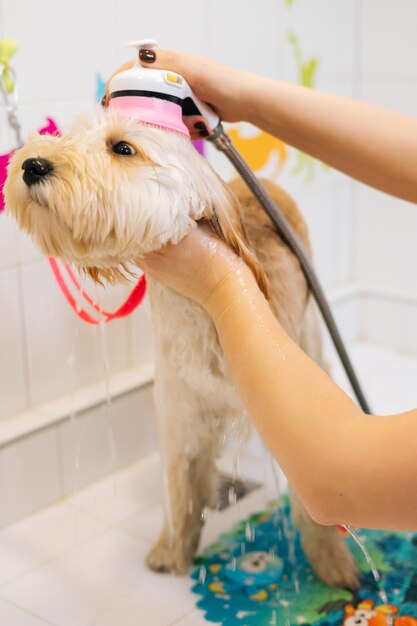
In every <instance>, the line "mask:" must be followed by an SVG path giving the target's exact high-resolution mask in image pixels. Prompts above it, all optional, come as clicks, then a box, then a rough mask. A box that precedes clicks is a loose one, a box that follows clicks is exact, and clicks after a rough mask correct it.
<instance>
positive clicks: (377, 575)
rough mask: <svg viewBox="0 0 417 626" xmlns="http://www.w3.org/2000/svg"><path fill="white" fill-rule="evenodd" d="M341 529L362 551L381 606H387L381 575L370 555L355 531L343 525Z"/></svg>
mask: <svg viewBox="0 0 417 626" xmlns="http://www.w3.org/2000/svg"><path fill="white" fill-rule="evenodd" d="M343 528H345V529H346V530H347V531H348V533H349V535H350V536H351V537H352V539H354V541H355V542H356V543H357V545H358V546H359V547H360V549H361V550H362V552H363V555H364V557H365V559H366V560H367V562H368V565H369V567H370V568H371V572H372V576H373V577H374V580H375V582H376V584H377V587H378V590H379V596H380V598H381V600H382V602H383V604H388V597H387V592H386V591H385V589H384V587H383V586H382V585H381V574H380V573H379V571H378V570H377V567H376V565H375V563H374V561H373V559H372V557H371V555H370V554H369V552H368V550H367V549H366V548H365V545H364V543H363V541H362V540H361V539H360V537H359V535H358V533H357V532H356V530H354V529H353V528H351V527H350V526H347V525H345V526H344V527H343Z"/></svg>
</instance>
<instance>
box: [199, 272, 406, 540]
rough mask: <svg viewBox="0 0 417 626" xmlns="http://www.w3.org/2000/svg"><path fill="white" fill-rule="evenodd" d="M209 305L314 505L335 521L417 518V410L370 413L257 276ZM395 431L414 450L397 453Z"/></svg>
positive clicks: (247, 394) (270, 432)
mask: <svg viewBox="0 0 417 626" xmlns="http://www.w3.org/2000/svg"><path fill="white" fill-rule="evenodd" d="M208 310H209V313H210V314H211V315H212V318H213V320H214V322H215V324H216V328H217V331H218V334H219V338H220V341H221V344H222V347H223V349H224V352H225V354H226V358H227V360H228V363H229V366H230V369H231V373H232V376H233V378H234V381H235V383H236V386H237V388H238V391H239V393H240V395H241V397H242V400H243V402H244V405H245V407H246V409H247V410H248V413H249V415H250V416H251V419H252V420H253V422H254V425H255V426H256V428H257V430H258V431H259V433H260V435H261V437H262V439H263V441H264V442H265V444H266V445H267V446H268V448H269V449H270V451H271V453H272V454H273V455H274V457H275V458H276V459H277V460H278V462H279V463H280V465H281V466H282V468H283V470H284V472H285V473H286V475H287V477H288V479H289V480H290V482H291V484H292V485H293V487H294V488H295V490H296V491H297V492H298V493H299V495H300V497H301V498H302V500H303V501H304V504H305V505H306V507H307V509H308V510H309V511H310V513H311V515H312V516H313V517H314V518H315V519H316V520H317V521H319V522H321V523H325V524H330V523H332V524H333V523H348V524H353V525H357V526H370V527H378V526H385V527H389V528H404V529H405V528H410V527H412V525H413V520H414V524H415V526H417V520H415V510H416V507H415V506H413V504H412V502H413V499H414V500H415V496H414V495H413V494H414V493H415V489H416V487H417V480H416V479H413V478H412V476H413V474H412V464H413V463H414V461H413V459H414V455H413V454H412V446H413V444H411V443H410V436H409V435H410V434H412V433H416V434H417V426H416V420H415V416H414V422H413V421H412V420H413V418H412V417H409V418H406V417H403V416H393V417H392V418H389V419H390V420H391V422H389V421H387V420H388V418H379V417H375V416H365V415H364V414H363V413H362V412H361V411H360V410H359V409H358V408H357V407H356V405H355V404H354V403H353V402H352V401H351V399H350V398H349V397H348V396H346V394H345V393H344V392H343V391H342V390H341V389H340V388H339V387H337V385H336V384H335V383H334V382H333V381H332V380H331V379H330V378H329V377H328V376H327V375H326V374H325V373H324V372H323V371H322V370H321V369H320V368H319V367H318V366H317V365H316V364H315V363H314V362H313V361H312V360H311V359H310V358H309V357H308V356H306V355H305V354H304V353H303V352H302V351H301V350H300V349H299V348H298V347H297V346H296V345H295V344H294V343H293V342H292V341H291V339H289V337H288V336H287V335H286V334H285V332H284V331H283V330H282V328H281V327H280V326H279V324H278V323H277V321H276V320H275V318H274V316H273V315H272V312H271V310H270V308H269V305H268V304H267V302H266V301H265V299H264V298H263V296H262V294H261V293H260V292H259V290H258V289H257V287H256V285H255V284H254V281H251V279H250V277H249V278H247V279H245V280H243V282H242V277H240V279H239V281H236V280H233V279H232V280H230V281H228V282H226V283H224V284H223V285H222V287H221V289H220V290H219V291H218V292H217V293H216V296H215V298H213V300H212V302H211V303H210V304H209V307H208ZM384 420H385V421H384ZM396 420H397V421H396ZM400 423H401V425H402V424H404V425H405V424H407V427H408V429H409V430H408V432H407V431H405V432H404V431H403V430H401V428H400V429H399V431H398V425H399V424H400ZM394 440H395V441H396V445H397V446H399V449H398V451H399V454H400V455H401V452H400V450H401V449H402V450H403V451H404V453H405V457H404V458H403V457H401V456H400V457H398V458H396V459H392V458H390V459H389V463H387V459H388V457H389V456H391V454H390V452H391V451H392V442H393V441H394ZM410 447H411V449H410V450H409V454H407V452H406V450H408V448H410ZM385 456H386V457H387V459H385V458H384V457H385ZM410 464H411V469H410V467H409V466H410ZM407 472H408V474H407ZM410 472H411V474H410ZM414 473H417V472H416V471H415V472H414ZM407 475H408V476H409V478H410V476H411V483H410V480H408V484H406V486H405V487H404V489H403V492H401V488H400V486H401V485H400V483H401V481H404V480H407ZM413 480H414V484H413ZM384 496H385V497H384ZM410 496H411V498H412V499H411V501H410Z"/></svg>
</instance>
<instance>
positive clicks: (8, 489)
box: [0, 429, 62, 526]
mask: <svg viewBox="0 0 417 626" xmlns="http://www.w3.org/2000/svg"><path fill="white" fill-rule="evenodd" d="M0 475H1V481H0V501H1V503H2V506H1V508H0V526H5V525H6V524H8V523H10V522H12V521H15V520H16V519H19V518H21V517H24V516H25V515H28V514H29V513H32V511H34V510H36V509H39V508H41V507H44V506H47V505H48V504H51V503H52V502H55V501H56V500H57V499H58V498H60V497H61V496H62V490H61V475H60V471H59V459H58V446H57V437H56V432H55V431H54V430H53V429H48V430H43V431H40V432H39V433H36V434H35V435H32V436H31V437H28V438H26V439H24V440H19V441H17V442H16V443H14V444H12V445H9V446H7V447H6V448H3V449H1V450H0Z"/></svg>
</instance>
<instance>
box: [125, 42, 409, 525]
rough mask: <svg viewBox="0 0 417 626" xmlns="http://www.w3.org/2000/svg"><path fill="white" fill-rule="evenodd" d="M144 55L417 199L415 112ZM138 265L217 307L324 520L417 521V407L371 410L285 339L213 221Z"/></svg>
mask: <svg viewBox="0 0 417 626" xmlns="http://www.w3.org/2000/svg"><path fill="white" fill-rule="evenodd" d="M141 62H142V64H143V65H150V64H152V66H153V67H157V68H163V69H170V70H173V71H175V72H178V73H180V74H182V75H183V76H184V77H185V78H186V80H187V81H188V83H189V84H190V86H191V87H192V89H193V90H194V92H195V93H196V94H197V96H199V97H200V98H201V99H202V100H204V101H206V102H208V103H209V104H210V105H211V106H212V107H213V108H214V109H215V110H216V111H217V113H218V114H219V115H220V117H221V118H222V119H223V120H225V121H237V120H246V121H249V122H251V123H253V124H255V125H256V126H258V127H260V128H262V129H264V130H265V131H267V132H270V133H272V134H274V135H276V136H278V137H279V138H280V139H283V140H284V141H286V142H287V143H289V144H291V145H293V146H295V147H297V148H298V149H301V150H304V151H306V152H309V153H310V154H311V155H313V156H315V157H317V158H320V159H321V160H323V161H325V162H327V163H328V164H330V165H332V166H333V167H336V168H337V169H340V170H341V171H344V172H345V173H347V174H349V175H350V176H352V177H354V178H356V179H358V180H361V181H363V182H366V183H367V184H369V185H371V186H374V187H376V188H377V189H380V190H382V191H385V192H387V193H391V194H392V195H395V196H397V197H399V198H403V199H406V200H410V201H414V202H417V168H415V165H414V164H415V163H417V141H416V140H415V138H416V137H417V121H416V120H413V119H409V118H406V117H404V116H402V115H399V114H397V113H393V112H391V111H386V110H384V109H380V108H378V107H373V106H369V105H366V104H363V103H360V102H356V101H353V100H349V99H346V98H340V97H337V96H333V95H331V94H324V93H318V92H315V91H312V90H309V89H305V88H303V87H299V86H297V85H289V84H285V83H282V82H279V81H274V80H271V79H268V78H263V77H259V76H255V75H252V74H248V73H246V72H241V71H240V70H235V69H233V68H229V67H226V66H222V65H221V64H219V63H216V62H214V61H209V60H206V59H201V58H199V57H193V56H190V55H183V54H180V53H177V52H173V51H168V50H159V49H158V50H157V51H155V50H149V51H146V50H142V51H141ZM125 67H126V66H125ZM346 120H348V125H347V121H346ZM200 133H202V136H204V135H205V130H204V129H202V128H196V129H195V134H194V137H195V136H200ZM139 264H141V266H142V267H143V268H144V269H145V270H146V271H147V272H148V273H149V274H151V275H152V276H153V277H154V278H156V279H158V280H161V281H163V282H164V283H166V284H167V285H168V286H170V287H172V288H173V289H175V290H177V291H179V292H181V293H182V294H183V295H186V296H187V297H190V298H193V299H195V300H197V301H198V302H199V303H200V304H201V305H202V306H203V307H205V308H206V310H207V311H208V313H209V314H210V315H211V317H212V319H213V321H214V323H215V325H216V329H217V332H218V335H219V339H220V342H221V344H222V347H223V349H224V352H225V354H226V357H227V359H228V362H229V366H230V369H231V372H232V375H233V377H234V380H235V383H236V386H237V389H238V391H239V393H240V395H241V398H242V400H243V402H244V404H245V405H246V408H247V410H248V412H249V414H250V416H251V418H252V420H253V422H254V424H255V426H256V427H257V429H258V431H259V433H260V435H261V436H262V438H263V440H264V442H265V443H266V445H267V446H268V447H269V448H270V450H271V452H272V454H273V455H274V456H275V457H276V458H277V460H278V461H279V463H280V464H281V466H282V468H283V469H284V471H285V473H286V474H287V476H288V478H289V480H290V481H291V483H292V484H293V486H294V488H295V489H296V491H297V492H298V495H299V496H300V497H301V498H302V500H303V502H304V504H305V506H306V508H307V509H308V511H309V513H310V514H311V516H312V517H313V518H314V519H316V521H318V522H320V523H322V524H335V523H339V524H340V523H343V524H350V525H354V526H367V527H381V528H382V527H383V528H397V529H409V530H415V529H417V518H416V510H417V495H416V494H417V462H416V460H415V443H414V442H415V441H416V440H417V410H414V411H409V412H407V413H404V414H399V415H392V416H388V417H384V418H381V417H376V416H372V415H369V416H365V415H364V414H363V413H362V412H361V411H360V410H359V409H358V408H357V407H356V405H355V404H354V403H353V402H352V401H351V400H350V398H348V397H347V396H346V395H345V394H344V393H343V391H342V390H340V389H339V388H338V387H337V385H335V384H334V383H333V382H332V381H331V380H330V378H329V377H328V376H327V375H326V374H325V373H324V372H322V371H321V370H320V368H319V367H318V366H317V365H316V364H315V363H313V362H312V361H311V360H310V359H309V358H308V357H307V356H306V355H305V354H304V353H303V352H302V351H301V350H300V349H299V348H298V346H296V345H295V344H294V343H293V342H292V341H291V340H290V339H289V337H288V336H287V335H286V334H285V333H284V331H283V330H282V328H281V327H280V325H279V323H278V322H277V320H276V319H275V317H274V316H273V314H272V312H271V310H270V308H269V305H268V303H267V302H266V300H265V298H264V296H263V294H262V293H261V292H260V290H259V289H258V287H257V285H256V282H255V280H254V279H253V277H252V275H251V273H250V271H249V269H248V268H247V267H246V266H244V265H243V263H242V262H241V261H240V259H239V260H237V257H235V255H234V254H233V253H232V252H230V251H229V250H228V249H227V248H226V246H224V244H222V243H221V242H219V241H218V239H217V238H216V237H215V236H214V235H212V234H210V233H209V232H208V231H207V230H202V229H201V227H200V228H197V229H194V230H193V231H192V232H191V233H190V234H189V235H188V236H187V237H185V238H184V239H183V240H182V241H181V242H180V243H179V244H177V245H176V246H173V245H168V246H166V247H165V248H163V249H161V250H159V251H158V252H154V253H152V254H150V255H146V256H145V257H144V258H143V259H140V260H139ZM266 372H268V373H271V372H272V373H273V375H272V376H271V375H269V376H265V373H266ZM392 450H398V451H401V452H400V453H398V454H395V455H392ZM306 459H308V463H306ZM387 459H390V463H387V461H386V460H387ZM312 467H313V468H314V472H312V471H311V468H312ZM306 468H307V469H306ZM308 468H309V469H308Z"/></svg>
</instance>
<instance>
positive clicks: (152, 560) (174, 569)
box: [146, 538, 191, 576]
mask: <svg viewBox="0 0 417 626" xmlns="http://www.w3.org/2000/svg"><path fill="white" fill-rule="evenodd" d="M146 563H147V565H148V567H149V568H150V569H151V570H153V571H154V572H170V573H172V574H177V575H178V576H184V575H185V574H186V573H187V572H188V569H189V567H190V565H191V562H190V561H189V560H188V559H186V558H185V557H184V555H181V554H179V553H178V551H177V550H173V549H172V547H171V546H169V545H168V542H166V541H165V540H164V539H162V538H161V539H160V540H159V541H158V542H157V543H156V544H155V545H154V547H153V548H152V550H151V551H150V552H149V554H148V556H147V557H146Z"/></svg>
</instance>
